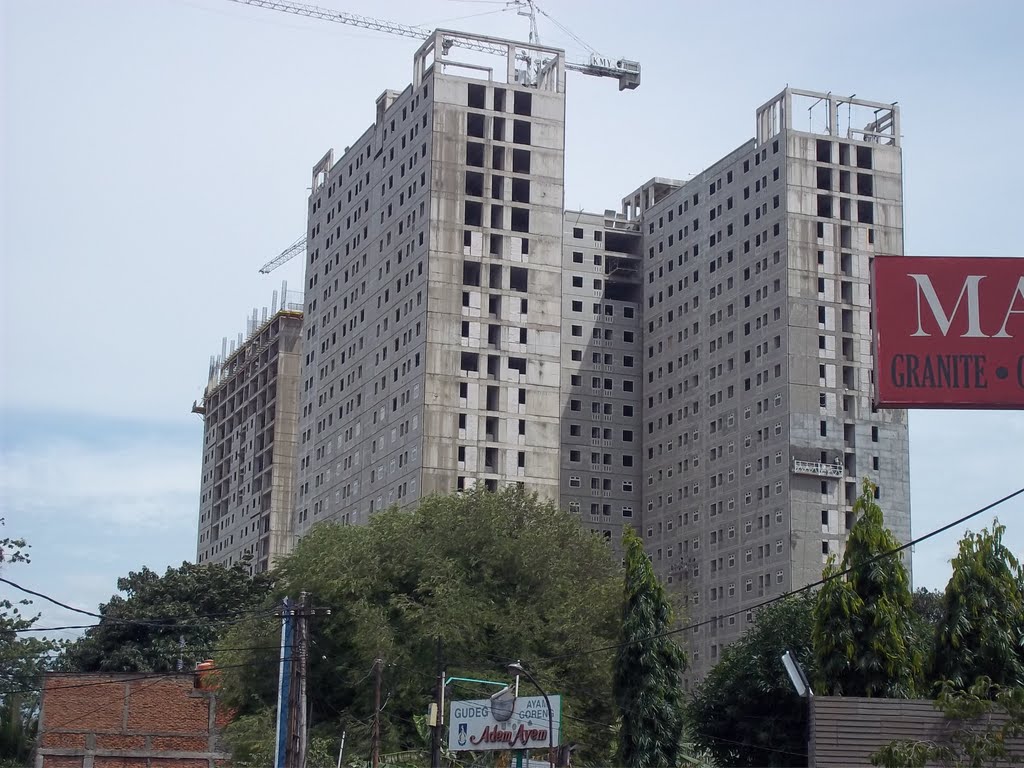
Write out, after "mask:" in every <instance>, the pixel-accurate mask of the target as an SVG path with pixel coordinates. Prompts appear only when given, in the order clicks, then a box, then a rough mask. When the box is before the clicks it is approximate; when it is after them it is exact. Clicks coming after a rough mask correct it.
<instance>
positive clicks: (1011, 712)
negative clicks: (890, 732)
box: [871, 677, 1024, 768]
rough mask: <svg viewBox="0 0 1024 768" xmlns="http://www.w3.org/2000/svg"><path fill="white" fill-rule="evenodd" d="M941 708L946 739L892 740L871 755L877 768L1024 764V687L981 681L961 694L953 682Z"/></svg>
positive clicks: (937, 703)
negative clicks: (1023, 742)
mask: <svg viewBox="0 0 1024 768" xmlns="http://www.w3.org/2000/svg"><path fill="white" fill-rule="evenodd" d="M935 706H936V707H938V708H939V709H941V710H942V711H943V713H944V714H945V716H946V718H948V720H949V721H950V722H949V725H948V727H947V728H946V729H945V732H944V738H943V739H942V740H941V741H892V742H889V744H887V745H886V746H884V747H882V749H880V750H879V751H878V752H876V753H875V754H874V755H872V756H871V763H872V765H877V766H882V767H883V768H924V767H925V766H926V765H945V766H949V767H950V768H984V767H986V766H993V767H996V766H1006V768H1009V766H1014V765H1022V764H1024V744H1022V743H1021V742H1022V739H1024V687H1020V686H1014V687H1007V686H1001V685H997V684H994V683H993V682H992V681H991V680H989V679H988V678H987V677H980V678H978V679H977V680H976V681H975V682H974V683H973V684H972V685H971V686H970V688H969V689H967V690H961V689H958V688H957V687H956V686H954V685H953V684H952V683H950V682H949V681H947V682H945V683H943V684H942V687H941V690H940V693H939V697H938V699H937V700H936V701H935ZM1013 740H1016V743H1014V741H1013Z"/></svg>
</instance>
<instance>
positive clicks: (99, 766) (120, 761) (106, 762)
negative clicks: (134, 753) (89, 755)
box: [93, 756, 149, 768]
mask: <svg viewBox="0 0 1024 768" xmlns="http://www.w3.org/2000/svg"><path fill="white" fill-rule="evenodd" d="M93 765H94V766H96V768H149V766H148V765H147V763H146V758H144V757H100V756H97V757H96V761H95V762H94V763H93Z"/></svg>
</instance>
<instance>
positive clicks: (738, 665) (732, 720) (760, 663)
mask: <svg viewBox="0 0 1024 768" xmlns="http://www.w3.org/2000/svg"><path fill="white" fill-rule="evenodd" d="M815 600H816V598H815V596H814V595H813V594H811V593H808V592H804V593H801V594H799V595H795V596H793V597H788V598H786V599H784V600H781V601H779V602H776V603H771V604H769V605H766V606H764V607H763V608H759V609H758V610H757V612H756V613H755V614H754V623H753V624H752V625H751V626H750V627H749V628H748V629H747V631H746V632H745V633H744V634H743V636H742V637H741V638H740V639H739V640H737V641H736V642H734V643H732V644H731V645H729V646H727V647H726V648H725V650H724V651H723V653H722V657H721V659H720V660H719V662H718V663H717V664H716V665H715V666H714V667H713V668H712V670H711V672H710V673H708V676H707V677H705V678H704V680H703V681H702V682H701V684H700V685H699V686H698V687H697V689H696V690H695V691H694V693H693V697H692V698H691V700H690V703H689V707H688V716H689V721H690V725H691V727H692V729H693V734H692V738H693V740H694V742H695V743H696V744H697V745H698V746H699V747H701V748H702V749H704V750H706V751H707V752H708V753H710V754H711V756H712V757H713V758H714V760H715V762H716V763H717V764H719V765H733V766H751V767H754V766H799V765H806V764H807V701H806V700H805V699H802V698H800V697H799V696H798V695H797V693H796V691H794V690H793V685H792V683H791V682H790V680H789V676H788V675H787V674H786V670H785V667H784V666H783V665H782V655H783V654H784V653H785V652H786V651H790V652H792V654H793V655H794V656H795V657H796V658H797V660H798V661H799V662H800V664H801V665H802V666H803V667H804V670H805V671H806V672H807V674H808V677H810V678H812V679H813V678H814V677H816V676H817V675H816V669H815V668H814V664H815V659H814V653H813V649H812V647H811V631H812V628H813V625H814V604H815Z"/></svg>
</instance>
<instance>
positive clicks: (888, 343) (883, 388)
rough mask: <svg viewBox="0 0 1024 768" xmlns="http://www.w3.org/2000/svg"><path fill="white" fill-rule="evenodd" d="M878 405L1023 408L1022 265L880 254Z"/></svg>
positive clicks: (876, 276) (876, 277) (876, 282)
mask: <svg viewBox="0 0 1024 768" xmlns="http://www.w3.org/2000/svg"><path fill="white" fill-rule="evenodd" d="M872 271H873V274H872V292H873V296H872V312H873V314H874V318H873V326H874V334H875V402H876V404H877V405H878V406H880V407H891V408H1021V409H1024V258H969V257H963V256H956V257H930V256H878V257H876V258H875V259H874V262H873V267H872Z"/></svg>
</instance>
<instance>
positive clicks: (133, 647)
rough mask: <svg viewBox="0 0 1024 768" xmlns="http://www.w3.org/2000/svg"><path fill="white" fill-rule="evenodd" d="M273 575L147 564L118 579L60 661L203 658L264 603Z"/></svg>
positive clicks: (104, 664)
mask: <svg viewBox="0 0 1024 768" xmlns="http://www.w3.org/2000/svg"><path fill="white" fill-rule="evenodd" d="M270 585H271V578H270V577H269V576H268V575H266V574H261V575H257V576H255V577H250V575H249V572H248V568H247V567H246V565H245V564H244V563H238V564H236V565H234V566H232V567H230V568H226V567H224V566H220V565H193V564H192V563H182V564H181V566H180V567H178V568H168V569H167V571H166V572H165V573H164V574H163V575H162V576H161V575H159V574H157V573H155V572H154V571H151V570H150V569H149V568H145V567H144V568H143V569H142V570H141V571H135V572H131V573H129V574H128V576H126V577H123V578H120V579H118V580H117V589H118V591H119V592H121V593H123V596H122V595H121V594H118V595H114V596H112V597H111V598H110V600H109V602H107V603H105V604H104V605H101V606H100V610H99V613H100V615H101V616H102V617H103V618H102V619H100V621H99V624H98V625H97V626H95V627H92V628H90V629H88V630H86V632H85V634H84V635H82V637H80V638H78V639H77V640H75V641H74V642H72V643H69V644H68V645H67V646H66V648H65V649H64V652H63V653H62V655H61V659H60V666H61V668H62V669H64V670H66V671H74V672H173V671H175V670H176V669H177V665H178V660H179V659H181V660H182V662H183V664H182V666H183V668H184V669H185V670H190V669H192V668H193V667H194V666H195V664H196V662H199V661H202V660H204V659H206V658H208V657H209V656H210V655H211V654H212V653H213V647H214V644H215V643H216V641H217V640H218V638H220V637H221V635H223V634H224V633H225V631H226V629H227V627H228V626H230V625H231V624H232V623H233V622H237V621H238V620H239V617H240V616H244V615H245V614H246V613H247V612H252V611H253V610H255V609H257V608H258V607H259V606H261V605H262V603H263V601H264V599H265V597H266V596H267V595H268V594H269V590H270Z"/></svg>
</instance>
